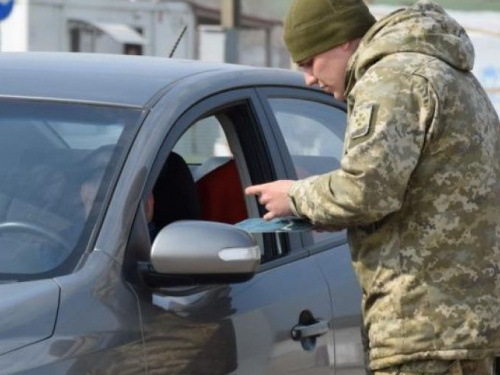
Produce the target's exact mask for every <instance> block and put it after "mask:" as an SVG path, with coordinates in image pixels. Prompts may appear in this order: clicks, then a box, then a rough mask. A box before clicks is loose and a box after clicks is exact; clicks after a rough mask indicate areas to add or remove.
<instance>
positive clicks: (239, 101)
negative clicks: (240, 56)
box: [136, 88, 307, 272]
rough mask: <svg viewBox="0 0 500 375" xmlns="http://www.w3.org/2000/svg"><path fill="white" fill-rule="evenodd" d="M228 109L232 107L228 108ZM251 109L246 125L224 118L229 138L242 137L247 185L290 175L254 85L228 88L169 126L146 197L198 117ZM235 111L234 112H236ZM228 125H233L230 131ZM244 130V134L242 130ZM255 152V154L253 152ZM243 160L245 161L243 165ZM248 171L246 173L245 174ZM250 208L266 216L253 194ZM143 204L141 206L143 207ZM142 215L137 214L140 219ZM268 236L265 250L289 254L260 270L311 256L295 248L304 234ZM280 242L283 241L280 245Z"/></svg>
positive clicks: (241, 157) (239, 146)
mask: <svg viewBox="0 0 500 375" xmlns="http://www.w3.org/2000/svg"><path fill="white" fill-rule="evenodd" d="M224 110H228V111H227V112H224ZM242 110H245V111H248V113H249V114H250V116H247V117H248V118H246V119H245V121H246V123H245V124H244V125H241V126H238V128H236V127H235V126H234V125H233V124H234V122H233V123H232V124H229V122H230V121H227V123H226V121H221V125H222V128H223V131H224V133H225V135H226V137H227V139H228V142H229V143H231V142H235V138H236V137H237V139H238V144H237V145H236V148H235V149H236V150H237V152H235V155H234V159H235V161H236V163H237V166H238V171H239V173H240V178H241V182H242V184H243V186H246V185H248V184H249V183H253V184H259V183H265V182H270V181H274V180H276V179H283V178H285V177H286V173H285V168H284V166H283V163H282V158H281V154H280V152H279V149H278V148H277V146H276V144H275V138H274V132H273V131H272V130H271V129H270V127H269V126H268V123H267V116H266V114H265V113H264V111H263V107H262V103H261V101H260V99H259V97H258V96H257V93H256V91H255V90H254V89H251V88H242V89H234V90H230V91H226V92H223V93H219V94H214V95H212V96H209V97H206V98H204V99H203V100H200V101H198V102H197V103H196V104H194V105H193V106H192V107H190V108H189V109H188V110H186V111H185V112H184V113H183V114H182V115H180V116H179V117H178V118H177V119H176V120H175V122H173V123H172V125H171V126H170V127H169V129H168V132H167V134H166V135H165V137H164V139H163V142H162V145H161V147H160V150H159V151H158V152H157V154H156V156H155V159H154V162H153V165H152V168H151V172H150V173H149V176H148V178H147V181H146V185H145V188H144V190H143V194H142V199H141V201H144V200H145V199H146V197H147V196H148V195H149V194H150V192H151V191H152V190H153V187H154V184H155V182H156V180H157V178H158V176H159V173H160V171H161V169H162V167H163V164H164V163H165V161H166V159H167V156H168V155H169V153H170V152H171V151H172V150H173V149H174V148H175V146H176V144H177V142H178V141H179V139H181V137H182V136H183V135H184V134H185V133H186V131H187V130H188V129H189V128H190V127H191V126H192V125H193V124H195V123H196V122H197V121H199V120H201V119H203V118H206V117H209V116H211V115H216V117H219V116H224V117H229V118H230V117H231V114H229V112H231V111H236V112H238V111H240V112H241V111H242ZM233 115H234V113H233ZM228 127H231V129H230V130H229V132H228ZM242 132H244V134H242ZM251 155H255V156H251ZM242 161H243V162H244V165H242ZM245 174H246V176H245ZM246 203H247V211H248V214H249V216H250V217H262V216H263V214H264V212H265V210H264V208H263V207H261V206H260V205H258V204H257V200H256V199H255V198H253V197H247V198H246ZM141 207H142V206H141V205H140V206H139V207H138V210H139V209H141ZM140 216H141V215H137V214H136V220H137V219H138V218H139V217H140ZM271 236H272V235H269V236H268V239H267V240H264V245H265V246H264V249H263V250H264V252H265V253H266V254H270V253H271V255H272V254H275V253H276V252H278V248H279V247H282V248H283V251H285V255H284V256H281V257H277V258H273V257H271V259H269V261H267V262H265V263H263V264H262V265H261V267H259V272H263V271H265V270H268V269H270V268H273V267H276V266H279V265H281V264H283V263H288V262H290V261H294V260H296V259H298V258H302V257H305V256H307V254H306V253H304V252H302V253H301V254H296V253H295V252H293V250H294V249H295V250H296V249H298V248H301V247H302V239H301V237H300V235H298V234H295V235H285V234H283V235H281V234H279V235H276V236H277V237H279V239H278V241H277V240H275V239H274V238H272V237H271ZM278 243H279V245H278Z"/></svg>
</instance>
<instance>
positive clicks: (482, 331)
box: [289, 2, 500, 369]
mask: <svg viewBox="0 0 500 375" xmlns="http://www.w3.org/2000/svg"><path fill="white" fill-rule="evenodd" d="M473 60H474V50H473V46H472V43H471V42H470V40H469V38H468V36H467V35H466V33H465V31H464V29H463V28H462V27H461V26H460V25H459V24H457V23H456V21H454V20H453V19H452V18H450V17H449V16H448V15H447V14H446V13H445V12H444V11H443V10H442V9H441V8H440V7H439V6H437V5H435V4H433V3H429V2H420V3H417V4H415V5H413V6H412V7H409V8H406V9H402V10H399V11H396V12H394V13H392V14H390V15H389V16H387V17H385V18H383V19H381V20H379V21H378V22H377V23H376V24H375V25H374V26H373V27H372V28H371V29H370V30H369V31H368V33H367V34H366V35H365V36H364V37H363V39H362V41H361V44H360V46H359V48H358V49H357V51H356V52H355V54H354V55H353V56H352V57H351V59H350V61H349V65H348V71H347V77H346V88H347V89H346V94H347V96H346V97H347V104H348V126H347V132H346V143H345V150H344V155H343V158H342V161H341V167H340V169H338V170H335V171H333V172H331V173H328V174H325V175H321V176H314V177H311V178H309V179H305V180H300V181H297V182H295V183H294V185H293V186H292V188H291V190H290V192H289V196H290V198H291V199H290V200H291V202H292V209H293V210H294V211H295V213H296V214H297V215H299V216H301V217H305V218H309V219H310V220H312V221H313V222H314V223H316V224H317V225H318V226H327V227H337V228H346V227H347V228H348V235H349V243H350V246H351V252H352V260H353V264H354V268H355V271H356V273H357V275H358V278H359V281H360V284H361V286H362V290H363V301H362V312H363V317H364V323H365V326H366V329H367V331H368V335H369V339H370V367H371V368H372V369H380V368H384V367H389V366H394V365H398V364H401V363H405V362H411V361H414V360H421V359H433V358H436V359H444V360H448V359H466V358H467V359H474V358H481V357H484V356H486V355H488V354H490V353H493V352H500V133H499V119H498V116H497V114H496V112H495V110H494V108H493V106H492V104H491V103H490V101H489V99H488V98H487V96H486V93H485V91H484V90H483V89H482V87H481V86H480V84H479V83H478V81H477V80H476V78H475V77H474V76H473V75H472V73H471V72H470V71H471V69H472V66H473V62H474V61H473Z"/></svg>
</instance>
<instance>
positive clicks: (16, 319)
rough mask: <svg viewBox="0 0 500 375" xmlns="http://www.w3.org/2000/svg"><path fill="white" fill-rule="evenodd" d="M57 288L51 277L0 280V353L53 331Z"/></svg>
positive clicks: (57, 295) (26, 343)
mask: <svg viewBox="0 0 500 375" xmlns="http://www.w3.org/2000/svg"><path fill="white" fill-rule="evenodd" d="M59 292H60V289H59V286H58V285H57V283H55V282H54V281H53V280H41V281H32V282H26V283H19V284H0V295H1V296H2V298H1V299H0V311H2V315H1V316H2V318H1V319H0V356H1V355H2V354H5V353H8V352H10V351H13V350H15V349H19V348H22V347H23V346H26V345H30V344H33V343H35V342H37V341H42V340H44V339H46V338H48V337H50V336H51V335H52V332H53V331H54V325H55V322H56V317H57V310H58V307H59Z"/></svg>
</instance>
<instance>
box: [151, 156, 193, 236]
mask: <svg viewBox="0 0 500 375" xmlns="http://www.w3.org/2000/svg"><path fill="white" fill-rule="evenodd" d="M153 194H154V198H155V203H154V213H153V222H154V224H155V226H156V228H157V229H158V230H161V229H162V228H163V227H165V226H166V225H168V224H170V223H173V222H174V221H177V220H200V219H201V209H200V204H199V201H198V195H197V193H196V186H195V182H194V179H193V176H192V174H191V171H190V170H189V167H188V165H187V164H186V162H185V161H184V159H183V158H182V157H181V156H180V155H179V154H177V153H175V152H171V153H170V155H169V157H168V159H167V161H166V162H165V165H164V166H163V169H162V170H161V172H160V175H159V176H158V179H157V180H156V184H155V186H154V188H153Z"/></svg>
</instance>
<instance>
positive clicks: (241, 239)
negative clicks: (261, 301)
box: [151, 221, 261, 284]
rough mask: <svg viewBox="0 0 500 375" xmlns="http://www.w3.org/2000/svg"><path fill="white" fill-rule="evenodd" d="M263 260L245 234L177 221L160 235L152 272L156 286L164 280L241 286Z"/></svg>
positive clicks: (224, 226) (230, 228) (208, 224)
mask: <svg viewBox="0 0 500 375" xmlns="http://www.w3.org/2000/svg"><path fill="white" fill-rule="evenodd" d="M260 256H261V252H260V248H259V246H258V245H257V243H256V242H255V240H254V238H253V237H252V236H251V235H250V234H249V233H247V232H246V231H244V230H241V229H238V228H235V227H234V226H232V225H228V224H222V223H214V222H208V221H178V222H175V223H172V224H170V225H168V226H166V227H165V228H163V229H162V230H161V231H160V233H158V235H157V237H156V239H155V241H154V243H153V246H152V249H151V268H152V271H153V273H156V276H157V277H156V280H157V282H158V281H160V280H161V279H162V278H163V279H164V280H165V281H167V280H170V282H169V284H171V283H172V280H177V282H175V281H174V284H179V281H180V284H186V282H187V281H189V282H188V284H189V283H190V284H217V283H228V282H242V281H246V280H249V279H251V278H252V277H253V275H254V274H255V272H256V271H257V269H258V267H259V264H260ZM157 282H156V283H157ZM156 283H155V284H156ZM161 284H164V283H161Z"/></svg>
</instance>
